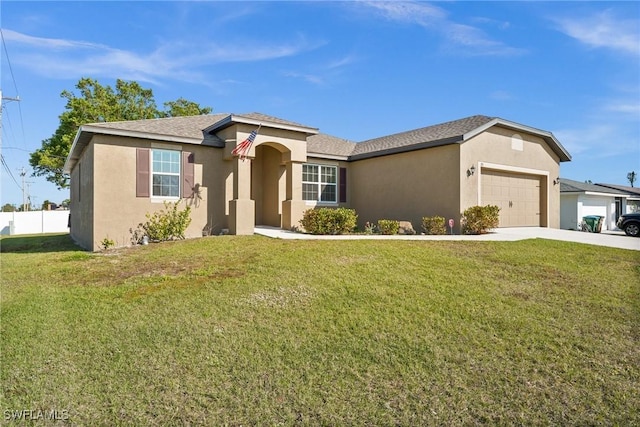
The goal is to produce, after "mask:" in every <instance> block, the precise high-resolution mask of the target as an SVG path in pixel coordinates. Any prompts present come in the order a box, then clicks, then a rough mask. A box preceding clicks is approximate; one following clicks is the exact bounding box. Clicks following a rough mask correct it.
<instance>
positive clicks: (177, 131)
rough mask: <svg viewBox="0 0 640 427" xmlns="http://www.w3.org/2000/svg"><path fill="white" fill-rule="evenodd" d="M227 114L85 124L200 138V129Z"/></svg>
mask: <svg viewBox="0 0 640 427" xmlns="http://www.w3.org/2000/svg"><path fill="white" fill-rule="evenodd" d="M227 116H228V114H209V115H202V116H185V117H167V118H162V119H148V120H131V121H122V122H103V123H91V124H89V125H87V126H91V127H96V128H103V129H110V130H115V129H118V130H125V131H130V132H140V133H149V134H154V135H168V136H178V137H184V138H202V137H203V134H202V131H203V130H204V129H206V128H208V127H210V126H212V125H214V124H215V123H216V122H219V121H220V120H222V119H224V118H225V117H227Z"/></svg>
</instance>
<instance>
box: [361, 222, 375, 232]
mask: <svg viewBox="0 0 640 427" xmlns="http://www.w3.org/2000/svg"><path fill="white" fill-rule="evenodd" d="M377 232H378V229H377V228H376V225H375V224H374V223H372V222H369V221H367V222H366V223H365V224H364V234H375V233H377Z"/></svg>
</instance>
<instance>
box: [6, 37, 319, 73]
mask: <svg viewBox="0 0 640 427" xmlns="http://www.w3.org/2000/svg"><path fill="white" fill-rule="evenodd" d="M2 31H3V35H4V38H5V40H6V41H7V42H9V43H14V44H15V45H16V46H18V49H14V52H15V53H14V56H13V58H12V59H13V62H15V63H16V64H20V65H22V66H24V67H27V68H31V69H32V70H33V71H34V72H37V73H39V74H41V75H45V76H47V77H53V78H68V77H70V76H78V77H81V76H85V75H98V76H106V77H113V78H116V77H117V78H124V79H134V80H140V81H144V82H153V83H157V81H158V80H159V79H173V80H176V79H178V80H180V79H183V80H187V81H195V80H197V79H200V73H199V71H198V67H206V66H208V65H213V64H220V63H232V62H256V61H266V60H271V59H276V58H283V57H289V56H295V55H297V54H299V53H301V52H305V51H309V50H312V49H315V48H317V47H318V46H319V45H321V43H315V44H314V43H310V42H308V41H307V40H306V39H305V38H304V37H301V36H300V37H298V38H297V39H294V40H293V41H288V42H286V43H281V44H277V43H271V44H269V43H264V42H257V41H251V42H246V43H239V44H238V43H237V44H233V43H230V42H226V43H224V44H220V43H216V42H214V41H204V42H202V41H200V42H197V43H195V42H193V43H188V42H184V41H183V42H180V41H178V42H173V41H172V42H169V43H165V44H162V45H160V46H158V47H157V48H156V49H155V50H153V51H150V52H146V53H139V52H134V51H131V50H124V49H117V48H113V47H110V46H106V45H103V44H98V43H90V42H85V41H78V40H65V39H57V38H44V37H34V36H30V35H27V34H22V33H18V32H16V31H12V30H7V29H3V30H2Z"/></svg>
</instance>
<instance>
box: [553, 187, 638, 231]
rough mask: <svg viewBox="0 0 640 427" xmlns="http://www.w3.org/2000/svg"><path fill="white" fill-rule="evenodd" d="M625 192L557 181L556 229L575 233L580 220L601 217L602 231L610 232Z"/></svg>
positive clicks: (626, 194)
mask: <svg viewBox="0 0 640 427" xmlns="http://www.w3.org/2000/svg"><path fill="white" fill-rule="evenodd" d="M628 197H629V193H626V192H624V191H620V190H617V189H614V188H607V187H604V186H601V185H599V184H588V183H586V182H579V181H573V180H570V179H566V178H562V179H561V180H560V228H562V229H565V230H578V229H579V227H578V225H579V224H580V222H581V221H582V218H583V217H585V216H588V215H599V216H602V217H604V219H603V223H602V229H603V230H614V229H615V228H616V221H617V219H618V216H620V214H621V213H622V212H624V211H623V210H622V208H623V206H626V203H627V202H626V200H627V199H628Z"/></svg>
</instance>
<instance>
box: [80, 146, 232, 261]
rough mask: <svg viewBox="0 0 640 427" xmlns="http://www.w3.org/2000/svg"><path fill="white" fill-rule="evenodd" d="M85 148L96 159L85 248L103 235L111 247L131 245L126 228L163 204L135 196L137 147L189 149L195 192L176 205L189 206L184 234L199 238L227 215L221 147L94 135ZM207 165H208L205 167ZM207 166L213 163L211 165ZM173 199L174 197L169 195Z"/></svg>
mask: <svg viewBox="0 0 640 427" xmlns="http://www.w3.org/2000/svg"><path fill="white" fill-rule="evenodd" d="M89 148H90V149H92V150H93V152H94V156H95V159H97V160H96V162H95V166H94V169H93V179H94V182H95V184H96V185H94V186H93V212H94V214H93V217H94V221H93V224H94V226H93V227H94V228H93V236H92V239H93V241H92V243H91V246H90V248H91V249H93V250H97V249H99V248H100V242H101V241H102V240H103V239H104V238H109V239H111V240H113V241H114V242H115V243H116V246H126V245H129V244H130V239H131V233H130V229H135V228H136V227H137V225H138V224H139V223H141V222H144V221H146V216H145V215H146V214H147V213H153V212H155V211H158V210H161V209H165V206H164V199H162V198H153V197H151V198H147V197H136V186H135V182H136V149H137V148H149V149H153V148H160V149H163V148H166V149H180V150H181V151H188V152H191V153H193V154H194V160H195V167H194V173H195V183H196V184H200V192H199V197H194V198H188V199H182V200H181V201H180V209H184V207H185V206H187V205H188V206H190V207H191V224H190V226H189V228H188V229H187V231H186V233H185V236H186V237H188V238H190V237H199V236H202V234H203V231H204V230H206V229H208V228H209V227H211V226H213V232H219V230H220V229H221V228H226V226H227V218H226V216H225V215H224V211H223V210H222V209H221V208H220V207H221V206H223V198H224V196H225V194H224V192H221V191H220V190H221V188H223V186H221V185H220V183H224V178H225V175H226V174H228V173H229V172H228V169H229V168H228V167H226V166H227V165H226V163H225V162H222V159H221V154H222V150H220V149H216V148H211V147H203V146H199V145H192V144H166V143H164V144H162V143H157V142H152V141H146V140H138V139H130V138H129V139H128V138H116V137H112V136H104V135H97V136H95V137H94V139H93V141H92V144H90V145H89ZM206 165H208V166H206ZM211 165H215V166H214V167H212V166H211ZM168 201H169V202H171V203H173V202H175V200H168Z"/></svg>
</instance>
